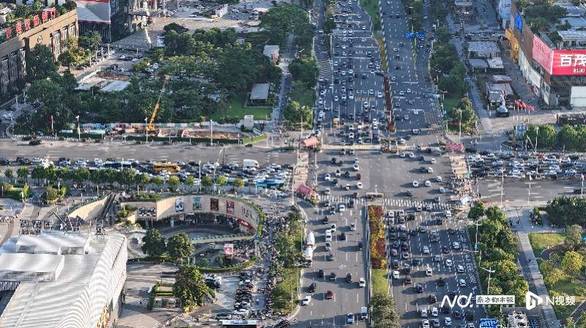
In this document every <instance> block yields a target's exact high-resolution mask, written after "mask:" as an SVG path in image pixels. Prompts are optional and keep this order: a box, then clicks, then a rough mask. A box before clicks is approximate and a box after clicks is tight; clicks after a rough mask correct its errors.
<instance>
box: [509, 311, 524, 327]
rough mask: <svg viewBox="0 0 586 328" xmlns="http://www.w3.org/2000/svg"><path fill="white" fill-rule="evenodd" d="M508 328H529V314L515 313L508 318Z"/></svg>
mask: <svg viewBox="0 0 586 328" xmlns="http://www.w3.org/2000/svg"><path fill="white" fill-rule="evenodd" d="M507 323H508V325H507V327H509V328H526V327H529V320H528V319H527V314H525V313H524V312H521V311H513V312H511V313H509V315H508V316H507Z"/></svg>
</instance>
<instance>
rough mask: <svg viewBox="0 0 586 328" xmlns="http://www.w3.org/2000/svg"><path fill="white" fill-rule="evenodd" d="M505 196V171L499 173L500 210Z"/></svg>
mask: <svg viewBox="0 0 586 328" xmlns="http://www.w3.org/2000/svg"><path fill="white" fill-rule="evenodd" d="M504 196H505V171H502V172H501V208H502V207H503V197H504Z"/></svg>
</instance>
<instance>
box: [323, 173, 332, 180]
mask: <svg viewBox="0 0 586 328" xmlns="http://www.w3.org/2000/svg"><path fill="white" fill-rule="evenodd" d="M324 180H326V181H332V175H331V174H329V173H327V174H326V175H325V176H324Z"/></svg>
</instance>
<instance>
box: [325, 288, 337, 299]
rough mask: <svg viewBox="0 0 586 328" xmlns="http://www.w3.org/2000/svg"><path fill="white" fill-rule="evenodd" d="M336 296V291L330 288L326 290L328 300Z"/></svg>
mask: <svg viewBox="0 0 586 328" xmlns="http://www.w3.org/2000/svg"><path fill="white" fill-rule="evenodd" d="M335 297H336V296H335V295H334V292H332V291H331V290H328V291H327V292H326V300H333V299H334V298H335Z"/></svg>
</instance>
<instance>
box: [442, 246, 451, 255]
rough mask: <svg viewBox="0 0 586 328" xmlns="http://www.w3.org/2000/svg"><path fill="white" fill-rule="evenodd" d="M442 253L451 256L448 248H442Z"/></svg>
mask: <svg viewBox="0 0 586 328" xmlns="http://www.w3.org/2000/svg"><path fill="white" fill-rule="evenodd" d="M442 253H444V254H449V253H450V248H449V247H448V246H442Z"/></svg>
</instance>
